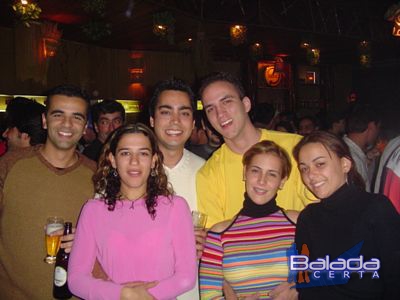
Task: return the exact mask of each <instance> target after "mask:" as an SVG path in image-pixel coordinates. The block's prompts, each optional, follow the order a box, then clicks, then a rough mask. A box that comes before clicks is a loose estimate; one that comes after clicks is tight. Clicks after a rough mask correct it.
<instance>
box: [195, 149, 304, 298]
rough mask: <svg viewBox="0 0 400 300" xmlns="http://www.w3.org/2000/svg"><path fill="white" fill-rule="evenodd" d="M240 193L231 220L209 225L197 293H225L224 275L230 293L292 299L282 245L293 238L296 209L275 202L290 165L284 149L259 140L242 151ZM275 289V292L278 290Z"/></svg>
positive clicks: (285, 246) (203, 295)
mask: <svg viewBox="0 0 400 300" xmlns="http://www.w3.org/2000/svg"><path fill="white" fill-rule="evenodd" d="M243 165H244V181H245V185H246V193H245V195H244V202H243V208H242V209H241V211H240V212H239V213H238V214H237V216H236V217H234V219H233V220H227V221H224V222H221V223H218V224H216V225H214V226H213V227H212V228H211V230H210V231H209V232H208V234H207V240H206V245H205V249H204V252H203V256H202V259H201V263H200V293H201V298H202V299H228V297H226V298H225V296H224V281H226V282H227V283H228V284H229V285H230V286H231V287H232V289H233V291H234V293H235V295H236V297H234V298H236V299H271V297H272V295H271V294H274V296H279V298H280V299H289V298H291V299H293V298H294V299H296V298H297V292H296V291H295V289H290V288H289V284H288V283H287V278H288V273H289V270H288V258H287V254H286V251H287V249H288V248H289V247H290V246H291V245H292V243H293V242H294V235H295V230H296V228H295V222H296V219H297V215H298V214H297V212H294V211H291V212H287V211H284V210H283V209H281V208H280V207H278V206H277V204H276V200H275V198H276V194H277V192H278V190H279V189H280V188H282V187H283V185H284V183H285V181H286V179H287V178H288V176H289V174H290V170H291V163H290V159H289V157H288V155H287V153H286V152H285V150H284V149H282V148H281V147H279V146H278V145H276V144H275V143H273V142H271V141H262V142H259V143H257V144H255V145H254V146H253V147H251V148H250V149H249V150H248V151H247V152H246V153H245V154H244V156H243ZM278 294H279V295H278Z"/></svg>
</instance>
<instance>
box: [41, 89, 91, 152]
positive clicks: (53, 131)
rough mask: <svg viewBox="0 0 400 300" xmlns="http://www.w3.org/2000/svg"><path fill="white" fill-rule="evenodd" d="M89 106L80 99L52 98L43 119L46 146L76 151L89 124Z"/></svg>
mask: <svg viewBox="0 0 400 300" xmlns="http://www.w3.org/2000/svg"><path fill="white" fill-rule="evenodd" d="M86 112H87V104H86V102H85V100H83V99H81V98H79V97H69V96H64V95H53V96H51V101H50V106H49V108H48V111H47V113H46V116H44V117H43V128H45V129H47V140H46V146H47V147H50V148H52V149H57V150H67V151H68V150H72V151H73V150H75V147H76V145H77V143H78V141H79V140H80V138H81V137H82V135H83V133H84V131H85V129H86V124H87V119H86Z"/></svg>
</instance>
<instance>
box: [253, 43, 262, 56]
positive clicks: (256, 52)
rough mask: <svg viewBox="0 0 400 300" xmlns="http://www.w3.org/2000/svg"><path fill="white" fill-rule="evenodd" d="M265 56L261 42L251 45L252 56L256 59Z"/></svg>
mask: <svg viewBox="0 0 400 300" xmlns="http://www.w3.org/2000/svg"><path fill="white" fill-rule="evenodd" d="M262 56H263V46H262V45H261V43H254V44H252V45H251V46H250V57H251V58H252V59H254V60H258V59H261V58H262Z"/></svg>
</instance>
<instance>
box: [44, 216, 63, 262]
mask: <svg viewBox="0 0 400 300" xmlns="http://www.w3.org/2000/svg"><path fill="white" fill-rule="evenodd" d="M58 230H62V231H63V230H64V220H63V219H62V218H60V217H50V218H48V219H47V222H46V229H45V242H46V251H47V255H46V257H45V258H44V261H45V262H46V263H48V264H54V263H55V262H56V256H57V252H58V248H59V247H60V242H61V240H60V239H61V236H62V235H63V232H62V231H60V234H59V235H51V234H52V233H53V232H55V231H58Z"/></svg>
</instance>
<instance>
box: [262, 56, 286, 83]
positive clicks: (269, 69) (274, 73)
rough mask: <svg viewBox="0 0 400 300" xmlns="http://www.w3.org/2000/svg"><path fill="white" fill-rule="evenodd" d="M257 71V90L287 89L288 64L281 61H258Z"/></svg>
mask: <svg viewBox="0 0 400 300" xmlns="http://www.w3.org/2000/svg"><path fill="white" fill-rule="evenodd" d="M257 69H258V80H257V81H258V87H259V88H277V89H289V86H290V77H291V67H290V64H288V63H285V62H284V61H282V59H280V60H267V61H259V62H258V64H257Z"/></svg>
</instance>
